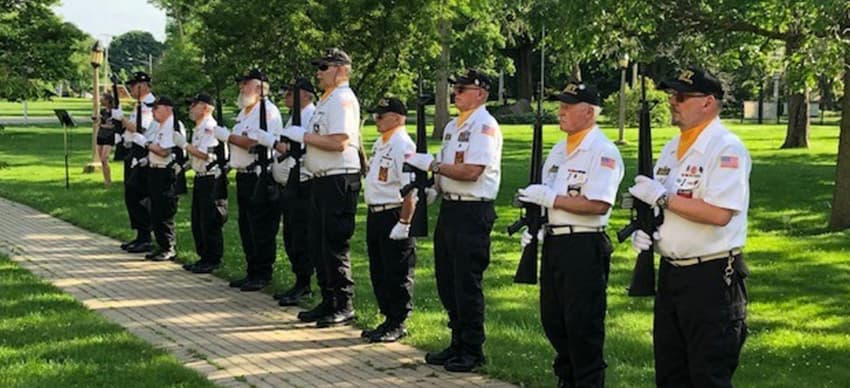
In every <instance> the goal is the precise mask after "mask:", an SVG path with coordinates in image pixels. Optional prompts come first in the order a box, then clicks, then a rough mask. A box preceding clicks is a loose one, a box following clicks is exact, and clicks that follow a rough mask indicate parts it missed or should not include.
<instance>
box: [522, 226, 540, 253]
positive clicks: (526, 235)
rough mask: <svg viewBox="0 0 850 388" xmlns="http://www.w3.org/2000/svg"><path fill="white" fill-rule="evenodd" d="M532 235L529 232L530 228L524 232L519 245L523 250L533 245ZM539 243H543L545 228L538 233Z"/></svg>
mask: <svg viewBox="0 0 850 388" xmlns="http://www.w3.org/2000/svg"><path fill="white" fill-rule="evenodd" d="M531 237H532V236H531V233H530V232H529V231H528V228H526V229H525V230H523V231H522V236H520V238H519V243H520V244H521V245H522V248H523V249H525V246H526V245H528V244H531ZM537 242H541V243H542V242H543V228H540V230H538V231H537Z"/></svg>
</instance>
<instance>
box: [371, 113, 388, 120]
mask: <svg viewBox="0 0 850 388" xmlns="http://www.w3.org/2000/svg"><path fill="white" fill-rule="evenodd" d="M384 117H387V114H386V113H372V121H375V122H377V121H379V120H381V119H383V118H384Z"/></svg>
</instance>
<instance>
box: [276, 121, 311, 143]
mask: <svg viewBox="0 0 850 388" xmlns="http://www.w3.org/2000/svg"><path fill="white" fill-rule="evenodd" d="M305 132H306V131H305V130H304V128H302V127H299V126H297V125H290V126H288V127H286V128H284V129H283V132H281V135H283V137H285V138H287V139H289V140H292V141H294V142H296V143H304V133H305Z"/></svg>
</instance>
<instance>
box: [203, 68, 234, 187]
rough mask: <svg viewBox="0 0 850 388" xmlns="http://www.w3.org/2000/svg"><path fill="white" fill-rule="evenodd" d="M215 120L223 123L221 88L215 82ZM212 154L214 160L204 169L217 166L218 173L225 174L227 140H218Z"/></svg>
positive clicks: (226, 167) (219, 123) (211, 168)
mask: <svg viewBox="0 0 850 388" xmlns="http://www.w3.org/2000/svg"><path fill="white" fill-rule="evenodd" d="M215 121H216V122H217V123H218V125H224V113H223V112H222V107H221V88H219V86H218V84H217V83H216V85H215ZM213 154H214V155H215V160H213V161H211V162H209V163H208V164H207V167H206V170H207V171H212V170H213V169H214V168H216V167H218V168H219V172H218V174H223V175H227V171H228V166H227V162H228V157H229V155H228V153H227V142H223V141H220V142H218V145H216V146H215V148H213ZM216 176H220V175H216Z"/></svg>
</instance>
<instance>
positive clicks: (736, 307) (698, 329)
mask: <svg viewBox="0 0 850 388" xmlns="http://www.w3.org/2000/svg"><path fill="white" fill-rule="evenodd" d="M733 260H734V261H733V262H732V263H731V266H732V268H731V270H729V273H728V276H729V277H728V279H729V284H728V285H727V283H726V280H727V268H728V267H729V265H730V263H729V260H728V259H718V260H713V261H709V262H705V263H701V264H697V265H692V266H688V267H675V266H673V265H671V264H669V263H668V262H667V261H666V260H664V259H662V260H661V268H660V269H659V276H658V293H657V295H656V297H655V322H654V329H653V342H654V344H655V382H656V384H657V385H658V386H659V387H731V386H732V375H733V373H734V372H735V369H736V368H737V367H738V362H739V359H740V355H741V348H742V347H743V345H744V341H745V339H746V336H747V325H746V323H745V321H744V320H745V318H746V313H747V308H746V307H747V288H746V284H745V282H744V279H745V278H746V277H747V275H748V272H749V271H748V270H747V268H746V264H745V263H744V261H743V256H742V255H737V256H734V258H733Z"/></svg>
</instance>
